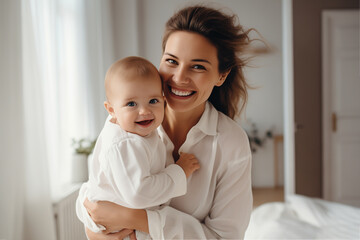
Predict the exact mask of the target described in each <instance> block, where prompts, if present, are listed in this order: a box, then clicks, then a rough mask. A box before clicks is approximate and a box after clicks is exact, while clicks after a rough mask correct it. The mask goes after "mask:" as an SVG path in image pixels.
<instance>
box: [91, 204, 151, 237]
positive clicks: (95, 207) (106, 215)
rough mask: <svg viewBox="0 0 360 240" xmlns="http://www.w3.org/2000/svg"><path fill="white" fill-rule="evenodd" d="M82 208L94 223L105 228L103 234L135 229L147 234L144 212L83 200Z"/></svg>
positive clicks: (146, 221)
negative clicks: (83, 207)
mask: <svg viewBox="0 0 360 240" xmlns="http://www.w3.org/2000/svg"><path fill="white" fill-rule="evenodd" d="M84 206H85V208H86V210H87V211H88V213H89V214H90V216H91V218H92V219H93V220H94V222H95V223H97V224H101V225H103V226H104V227H105V228H106V231H104V233H110V232H114V231H118V230H119V229H124V228H125V229H136V230H139V231H142V232H146V233H149V228H148V218H147V213H146V210H143V209H130V208H126V207H123V206H120V205H117V204H115V203H112V202H107V201H98V202H90V201H89V200H87V199H86V200H85V202H84Z"/></svg>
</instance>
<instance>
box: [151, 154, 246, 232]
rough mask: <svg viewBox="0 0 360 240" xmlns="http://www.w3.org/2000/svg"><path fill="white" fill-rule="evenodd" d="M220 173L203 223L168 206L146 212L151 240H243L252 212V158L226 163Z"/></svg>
mask: <svg viewBox="0 0 360 240" xmlns="http://www.w3.org/2000/svg"><path fill="white" fill-rule="evenodd" d="M222 172H223V174H222V175H221V176H220V177H219V181H218V183H217V186H216V193H215V196H214V200H213V204H212V208H211V210H210V212H209V214H208V216H207V217H206V218H205V220H204V221H203V222H200V221H199V220H197V219H196V218H194V217H192V216H191V215H189V214H186V213H183V212H180V211H178V210H176V209H174V208H172V207H169V206H165V207H163V208H161V209H159V210H155V211H150V210H147V214H148V222H149V231H150V236H151V237H152V238H153V239H174V238H176V239H177V238H178V239H186V238H192V239H243V238H244V235H245V231H246V228H247V226H248V223H249V219H250V215H251V210H252V191H251V155H249V156H247V157H244V158H242V159H239V160H237V161H232V162H229V163H228V164H227V165H226V166H225V168H224V171H222ZM174 226H176V227H174Z"/></svg>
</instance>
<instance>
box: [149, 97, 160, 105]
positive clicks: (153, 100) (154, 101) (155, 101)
mask: <svg viewBox="0 0 360 240" xmlns="http://www.w3.org/2000/svg"><path fill="white" fill-rule="evenodd" d="M158 102H159V100H157V99H156V98H154V99H151V100H150V101H149V103H150V104H155V103H158Z"/></svg>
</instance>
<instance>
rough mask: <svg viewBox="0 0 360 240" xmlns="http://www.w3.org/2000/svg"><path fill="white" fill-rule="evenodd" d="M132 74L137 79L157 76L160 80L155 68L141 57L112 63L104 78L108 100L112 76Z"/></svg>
mask: <svg viewBox="0 0 360 240" xmlns="http://www.w3.org/2000/svg"><path fill="white" fill-rule="evenodd" d="M126 73H133V74H135V75H136V76H139V77H147V76H158V77H159V80H161V78H160V75H159V72H158V70H157V68H156V67H155V66H154V65H153V64H152V63H151V62H150V61H148V60H146V59H145V58H141V57H136V56H130V57H126V58H123V59H120V60H118V61H116V62H114V63H113V64H112V65H111V66H110V67H109V69H108V70H107V72H106V76H105V93H106V98H107V99H108V100H109V97H110V95H111V91H112V88H113V86H112V84H113V82H114V81H113V78H114V76H117V75H118V74H121V75H125V74H126Z"/></svg>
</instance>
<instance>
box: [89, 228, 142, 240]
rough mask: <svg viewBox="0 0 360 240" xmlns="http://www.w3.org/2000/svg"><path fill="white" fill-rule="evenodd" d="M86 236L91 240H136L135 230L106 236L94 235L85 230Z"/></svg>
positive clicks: (125, 230)
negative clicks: (126, 238) (128, 238)
mask: <svg viewBox="0 0 360 240" xmlns="http://www.w3.org/2000/svg"><path fill="white" fill-rule="evenodd" d="M85 232H86V236H87V237H88V239H89V240H122V239H124V238H125V237H127V236H129V237H130V240H136V235H135V232H134V230H130V229H123V230H121V231H120V232H116V233H110V234H104V233H94V232H92V231H91V230H90V229H88V228H86V229H85Z"/></svg>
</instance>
